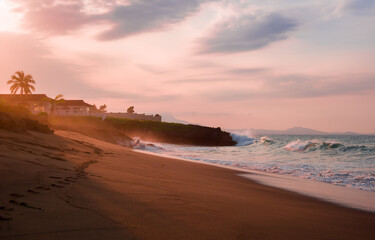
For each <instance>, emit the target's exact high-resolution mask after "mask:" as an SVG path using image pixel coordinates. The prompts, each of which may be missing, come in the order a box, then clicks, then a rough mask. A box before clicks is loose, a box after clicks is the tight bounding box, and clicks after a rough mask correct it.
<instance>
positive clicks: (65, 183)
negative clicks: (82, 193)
mask: <svg viewBox="0 0 375 240" xmlns="http://www.w3.org/2000/svg"><path fill="white" fill-rule="evenodd" d="M57 183H60V184H64V185H69V184H70V183H68V182H63V181H58V182H57Z"/></svg>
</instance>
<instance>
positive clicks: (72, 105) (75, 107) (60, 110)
mask: <svg viewBox="0 0 375 240" xmlns="http://www.w3.org/2000/svg"><path fill="white" fill-rule="evenodd" d="M95 110H96V109H95V106H94V105H90V104H88V103H86V102H85V101H83V100H65V101H63V102H61V103H58V104H57V105H56V107H55V110H54V111H53V114H55V115H90V114H91V113H93V112H94V111H95Z"/></svg>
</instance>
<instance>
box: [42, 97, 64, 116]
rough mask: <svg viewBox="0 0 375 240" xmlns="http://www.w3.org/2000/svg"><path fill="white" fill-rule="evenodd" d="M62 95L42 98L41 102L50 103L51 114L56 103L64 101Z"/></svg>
mask: <svg viewBox="0 0 375 240" xmlns="http://www.w3.org/2000/svg"><path fill="white" fill-rule="evenodd" d="M63 97H64V95H62V94H59V95H57V96H56V97H55V98H44V99H43V100H42V102H48V103H49V104H51V110H50V114H52V113H53V111H54V110H55V107H56V105H57V104H59V103H62V102H64V101H65V99H64V98H63Z"/></svg>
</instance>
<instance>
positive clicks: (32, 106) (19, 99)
mask: <svg viewBox="0 0 375 240" xmlns="http://www.w3.org/2000/svg"><path fill="white" fill-rule="evenodd" d="M46 99H49V98H48V97H47V95H46V94H0V101H1V102H4V103H6V104H9V105H14V106H17V105H19V106H24V107H26V108H28V109H29V110H30V111H31V112H32V113H39V112H49V111H50V110H51V104H50V103H49V102H47V101H44V100H46Z"/></svg>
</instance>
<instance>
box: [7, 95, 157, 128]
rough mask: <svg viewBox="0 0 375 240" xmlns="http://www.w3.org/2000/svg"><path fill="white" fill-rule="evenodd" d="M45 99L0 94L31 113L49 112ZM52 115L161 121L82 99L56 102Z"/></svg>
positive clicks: (153, 116)
mask: <svg viewBox="0 0 375 240" xmlns="http://www.w3.org/2000/svg"><path fill="white" fill-rule="evenodd" d="M46 99H48V100H52V99H51V98H49V97H47V95H46V94H0V102H4V103H6V104H9V105H20V106H24V107H26V108H28V109H29V110H30V111H31V112H32V113H40V112H47V113H48V114H50V113H51V108H52V105H51V103H50V102H48V101H45V100H46ZM52 114H53V115H60V116H77V115H78V116H88V115H93V116H103V115H106V116H107V117H114V118H127V119H135V120H147V121H156V122H161V121H162V119H161V116H160V115H159V114H156V115H151V114H150V115H147V114H144V113H143V114H138V113H121V112H117V113H114V112H99V111H98V110H97V109H96V107H95V106H94V105H90V104H88V103H86V102H85V101H83V100H64V101H62V102H60V103H57V104H56V106H55V107H54V109H53V111H52Z"/></svg>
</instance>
